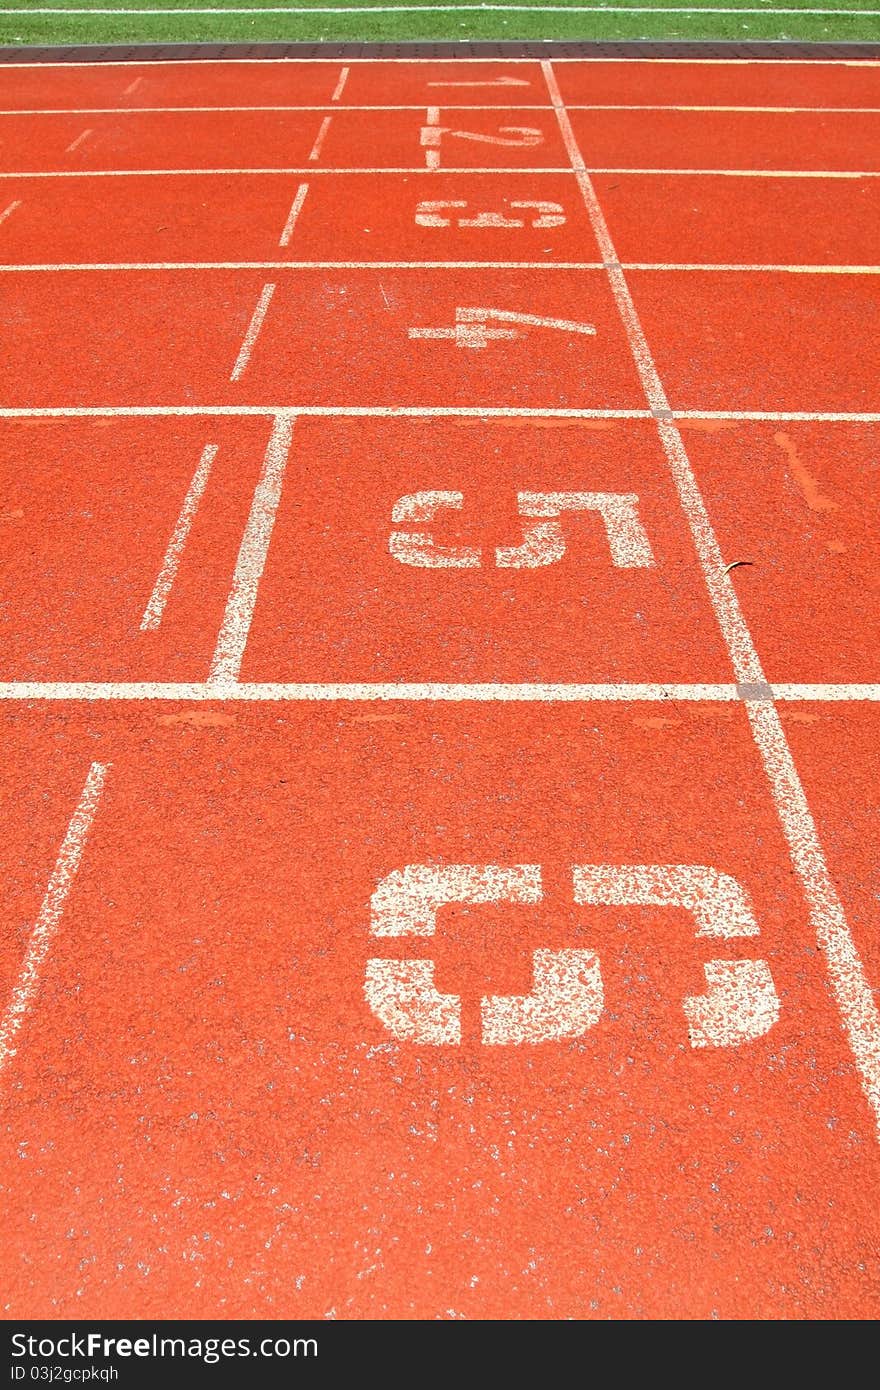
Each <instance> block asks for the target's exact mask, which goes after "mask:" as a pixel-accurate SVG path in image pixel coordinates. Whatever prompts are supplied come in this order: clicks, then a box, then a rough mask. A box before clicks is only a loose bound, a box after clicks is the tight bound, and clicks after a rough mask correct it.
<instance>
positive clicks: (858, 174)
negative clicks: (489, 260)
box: [0, 60, 880, 179]
mask: <svg viewBox="0 0 880 1390" xmlns="http://www.w3.org/2000/svg"><path fill="white" fill-rule="evenodd" d="M383 61H384V60H383ZM457 61H460V60H457ZM8 66H11V65H10V64H4V68H6V67H8ZM435 172H436V171H435V170H434V169H428V168H426V167H425V166H424V165H422V164H407V165H393V166H392V165H378V166H375V167H373V168H367V167H365V166H363V165H361V166H360V167H358V168H342V167H325V168H323V169H319V168H315V167H313V166H309V165H290V166H286V167H284V168H281V167H279V166H278V165H272V166H270V167H269V168H242V167H239V168H237V169H183V168H181V169H4V170H2V171H0V179H143V178H162V179H164V178H202V177H206V176H207V177H218V176H222V177H223V178H232V177H233V176H236V175H243V176H246V177H247V176H251V177H252V176H254V175H257V174H259V175H267V176H268V175H273V176H275V175H281V176H285V175H289V174H322V175H325V176H327V177H330V178H336V177H338V175H340V174H345V175H348V174H368V175H376V174H424V175H430V174H433V173H435ZM571 172H572V171H571V168H570V167H566V166H565V165H559V164H553V165H541V166H538V165H529V166H526V165H522V164H508V165H504V164H488V165H482V166H480V167H479V168H477V167H476V166H473V165H451V164H450V165H444V166H443V173H444V174H461V175H464V174H469V175H473V174H505V175H508V174H510V175H513V174H517V175H523V174H560V175H568V176H570V175H571ZM590 172H591V173H592V174H617V175H619V176H620V177H621V178H624V177H626V176H627V175H643V174H653V175H657V176H658V177H660V178H673V177H679V176H681V177H686V178H730V179H880V169H699V168H697V169H667V168H659V167H658V168H653V167H652V168H648V169H643V168H639V167H637V166H634V165H625V166H620V165H617V164H614V165H602V166H598V165H597V166H594V167H593V168H592V169H591V170H590Z"/></svg>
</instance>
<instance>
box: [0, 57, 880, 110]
mask: <svg viewBox="0 0 880 1390" xmlns="http://www.w3.org/2000/svg"><path fill="white" fill-rule="evenodd" d="M382 61H383V62H385V61H387V59H383V60H382ZM456 61H457V62H460V61H461V60H460V59H457V60H456ZM3 66H4V68H6V67H11V66H13V64H8V63H4V65H3ZM46 66H47V67H48V66H49V64H46ZM71 66H73V64H71ZM141 80H142V79H141V78H138V81H139V82H140V81H141ZM436 85H437V84H436V83H431V82H429V83H428V86H429V87H430V86H436ZM461 85H467V86H472V87H478V86H485V85H487V84H486V83H479V82H470V83H467V84H461ZM524 85H526V86H528V85H529V84H528V83H525V84H524ZM566 106H567V109H568V110H569V111H720V112H728V113H733V114H736V113H737V112H745V113H746V114H748V113H749V112H757V113H761V114H766V115H783V116H785V115H795V116H877V115H880V106H676V105H672V104H670V103H669V102H658V103H653V104H650V105H648V104H644V103H641V102H639V103H633V102H605V101H598V102H576V101H569V102H567V103H566ZM331 109H332V108H331V107H330V106H328V105H327V103H326V102H323V103H321V104H320V105H302V106H299V105H297V106H291V105H289V104H283V105H282V104H281V103H278V104H275V105H271V106H262V105H261V106H257V105H249V106H33V107H26V106H20V107H9V108H8V109H6V110H2V111H0V118H2V117H3V116H156V115H160V116H163V115H181V114H186V113H187V112H203V113H204V112H212V113H214V114H217V115H223V114H225V113H232V112H245V111H329V110H331ZM424 109H425V103H424V102H423V101H420V102H398V103H396V104H394V105H391V104H385V105H372V104H370V103H358V104H357V105H355V104H354V103H351V102H347V103H346V105H345V110H346V111H424ZM551 109H552V108H551V107H550V106H549V105H547V104H542V103H540V102H534V101H529V102H516V101H511V102H504V103H501V102H494V101H493V102H492V103H491V104H490V105H488V106H486V105H483V104H481V103H479V102H451V101H444V103H443V110H444V111H549V110H551Z"/></svg>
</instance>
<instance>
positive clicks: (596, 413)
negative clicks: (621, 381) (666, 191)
mask: <svg viewBox="0 0 880 1390" xmlns="http://www.w3.org/2000/svg"><path fill="white" fill-rule="evenodd" d="M671 414H672V416H673V418H674V419H676V420H753V421H758V422H760V421H762V420H783V421H784V420H803V421H809V420H814V421H818V422H820V423H823V424H834V423H838V422H839V423H842V424H847V423H850V424H867V425H876V424H880V411H870V410H861V411H859V410H849V411H847V410H674V411H672V412H671ZM178 415H180V416H187V415H192V416H196V415H204V416H230V417H234V416H238V415H259V416H262V417H270V416H271V417H274V416H276V415H310V416H328V417H333V416H339V417H340V419H357V418H359V417H361V418H372V417H375V418H377V419H393V418H394V417H395V416H397V417H400V418H401V419H406V418H411V419H419V420H421V419H431V418H434V417H436V418H437V419H458V418H462V419H474V420H650V419H652V418H654V417H653V414H652V412H651V411H650V410H637V409H636V410H630V409H627V408H624V407H620V408H617V409H615V408H611V409H607V410H606V409H604V408H603V409H589V408H584V409H575V408H572V407H567V406H552V405H549V406H547V405H539V406H493V405H487V406H483V405H295V404H293V403H292V402H291V401H285V402H283V403H278V404H274V405H37V406H0V420H43V419H51V420H55V419H59V420H62V419H71V420H77V419H82V420H92V419H113V418H114V417H118V418H119V419H150V418H153V417H162V416H168V417H174V416H178Z"/></svg>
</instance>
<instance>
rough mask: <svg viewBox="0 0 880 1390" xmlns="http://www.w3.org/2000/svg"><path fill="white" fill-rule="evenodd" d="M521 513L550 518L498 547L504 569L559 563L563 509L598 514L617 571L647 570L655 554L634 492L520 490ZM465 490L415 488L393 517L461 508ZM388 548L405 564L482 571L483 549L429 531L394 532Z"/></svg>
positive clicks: (416, 517) (428, 516) (423, 517)
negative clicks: (440, 539)
mask: <svg viewBox="0 0 880 1390" xmlns="http://www.w3.org/2000/svg"><path fill="white" fill-rule="evenodd" d="M517 500H518V506H519V513H520V516H523V517H529V518H533V517H547V518H550V519H549V520H545V521H533V522H531V523H530V524H529V525H526V526H524V527H523V539H522V542H521V543H520V544H519V545H516V546H498V547H497V548H496V550H495V564H496V565H497V566H498V568H499V569H539V568H542V567H543V566H545V565H553V564H556V562H557V561H558V560H561V559H562V557H563V556H564V554H565V549H566V546H565V535H564V532H563V529H562V522H561V521H559V520H558V518H559V516H560V515H561V514H562V513H563V512H590V511H592V512H598V513H599V515H600V516H601V518H602V521H603V523H604V526H605V534H606V537H607V539H608V548H609V550H610V551H611V562H612V564H613V565H615V566H616V567H617V568H618V569H639V568H647V567H648V566H650V565H653V564H654V554H653V551H652V550H651V544H650V541H649V540H648V536H647V533H646V531H645V528H644V527H643V526H642V523H641V521H640V520H639V514H638V504H639V499H638V496H637V495H636V493H634V492H520V493H519V494H518V499H517ZM463 504H464V493H461V492H413V493H411V494H410V495H409V496H407V497H401V498H399V499H398V500H397V501H396V502H395V504H394V507H393V508H392V512H391V519H392V521H395V522H402V521H417V522H422V521H430V520H432V519H433V517H435V516H436V515H437V512H438V511H440V510H442V509H444V508H450V509H454V510H456V511H460V510H461V508H462V506H463ZM388 549H389V550H390V552H391V554H392V555H393V556H394V558H395V559H396V560H399V561H400V563H401V564H402V565H413V566H415V567H416V568H419V569H479V567H480V566H481V565H482V561H483V553H482V551H481V550H479V549H477V548H474V547H471V546H452V545H437V544H436V543H435V541H434V537H433V535H432V534H431V532H430V531H421V530H420V531H392V532H391V535H390V536H389V538H388Z"/></svg>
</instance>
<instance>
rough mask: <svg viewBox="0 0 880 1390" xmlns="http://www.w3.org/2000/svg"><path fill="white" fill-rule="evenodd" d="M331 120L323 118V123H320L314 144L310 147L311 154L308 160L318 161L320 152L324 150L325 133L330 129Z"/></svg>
mask: <svg viewBox="0 0 880 1390" xmlns="http://www.w3.org/2000/svg"><path fill="white" fill-rule="evenodd" d="M332 120H333V117H332V116H325V117H324V119H323V121H322V122H321V128H320V130H319V131H318V136H317V139H316V140H315V143H314V145H313V146H312V149H311V153H310V154H309V159H320V157H321V150H322V149H323V148H324V140H325V139H326V136H327V131H328V130H329V129H330V122H331V121H332Z"/></svg>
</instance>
